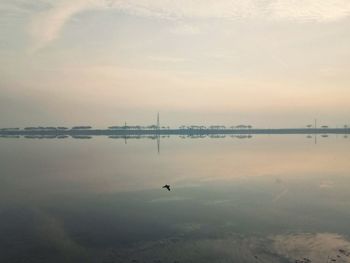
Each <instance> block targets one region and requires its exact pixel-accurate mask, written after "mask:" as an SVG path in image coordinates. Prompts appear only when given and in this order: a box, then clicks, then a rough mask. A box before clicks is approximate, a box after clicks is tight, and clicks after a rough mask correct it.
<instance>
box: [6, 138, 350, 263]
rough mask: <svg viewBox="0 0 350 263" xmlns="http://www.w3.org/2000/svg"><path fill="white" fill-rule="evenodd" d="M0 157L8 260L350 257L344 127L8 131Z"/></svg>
mask: <svg viewBox="0 0 350 263" xmlns="http://www.w3.org/2000/svg"><path fill="white" fill-rule="evenodd" d="M0 165H1V173H0V262H10V263H12V262H26V263H27V262H134V263H135V262H150V263H157V262H158V263H159V262H169V263H174V262H178V263H180V262H208V263H209V262H210V263H212V262H295V260H296V259H302V258H304V257H306V258H309V259H310V260H312V262H327V257H330V259H331V258H334V259H336V260H337V262H350V256H347V253H348V251H350V139H349V138H343V136H340V135H339V136H338V137H337V136H335V135H332V136H329V137H328V138H322V137H319V138H318V142H317V144H315V143H314V140H313V139H308V138H306V136H304V135H295V136H290V135H289V136H278V135H274V136H254V137H253V138H251V139H237V138H230V137H226V138H216V139H209V138H200V139H182V138H179V137H171V138H166V139H161V148H160V154H158V152H157V142H156V140H151V139H138V140H137V139H133V140H128V141H127V144H125V142H124V140H121V139H109V138H106V137H94V138H92V139H86V140H82V139H80V140H79V139H63V140H59V139H46V140H45V139H43V140H38V139H24V138H20V139H9V138H0ZM166 183H167V184H170V185H171V187H172V190H171V191H170V192H168V191H166V190H164V189H162V188H161V187H162V186H163V185H164V184H166ZM339 250H341V251H339ZM337 255H338V256H337ZM329 262H330V260H329Z"/></svg>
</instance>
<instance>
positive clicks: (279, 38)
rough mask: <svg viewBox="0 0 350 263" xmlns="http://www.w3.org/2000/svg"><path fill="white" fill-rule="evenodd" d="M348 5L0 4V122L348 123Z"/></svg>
mask: <svg viewBox="0 0 350 263" xmlns="http://www.w3.org/2000/svg"><path fill="white" fill-rule="evenodd" d="M349 33H350V1H348V0H323V1H319V0H303V1H300V0H231V1H229V0H177V1H170V0H124V1H118V0H0V123H1V124H0V126H1V127H24V126H29V125H50V126H51V125H67V126H72V125H93V126H96V127H105V126H109V125H118V124H123V123H124V122H125V121H126V122H127V123H128V124H130V125H132V124H141V125H143V124H152V123H155V122H156V114H157V112H160V117H161V124H163V125H167V126H168V125H170V126H172V127H176V126H179V125H182V124H185V125H186V124H200V125H210V124H222V125H230V126H231V125H238V124H251V125H253V126H255V127H261V128H267V127H282V126H283V127H304V126H306V125H307V124H309V123H313V121H314V119H315V118H317V119H318V122H319V124H320V125H322V124H324V125H330V126H341V125H344V124H350V114H349V113H350V103H349V101H350V89H349V84H350V77H349V76H350V72H349V71H350V48H349V47H350V34H349Z"/></svg>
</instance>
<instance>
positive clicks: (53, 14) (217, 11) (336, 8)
mask: <svg viewBox="0 0 350 263" xmlns="http://www.w3.org/2000/svg"><path fill="white" fill-rule="evenodd" d="M32 1H33V0H32ZM46 2H47V3H49V5H48V6H49V7H48V8H47V9H46V10H42V11H39V12H37V11H36V12H34V13H33V18H32V23H31V24H30V26H29V32H30V34H31V36H32V37H33V41H34V42H35V43H34V50H37V49H40V48H42V47H45V46H46V45H47V44H49V43H50V42H51V41H53V40H55V39H56V38H58V36H59V35H60V32H61V31H62V28H63V27H64V25H65V24H66V22H67V21H69V19H70V18H71V17H72V16H74V15H76V14H77V13H80V12H83V11H86V10H89V9H109V8H113V9H115V10H118V11H119V12H124V13H128V14H131V15H137V16H147V17H158V18H161V19H176V20H181V19H188V18H192V19H207V18H219V19H231V20H235V19H266V20H291V21H296V22H305V21H313V22H331V21H336V20H339V19H342V18H345V17H347V16H349V14H350V1H348V0H324V1H319V0H304V1H298V0H267V1H260V0H235V1H232V0H177V1H171V0H55V1H52V0H51V1H50V0H48V1H46ZM1 5H5V4H0V7H1ZM182 29H183V30H181V32H187V33H191V34H193V33H196V32H197V29H196V28H193V27H191V26H186V27H185V28H182Z"/></svg>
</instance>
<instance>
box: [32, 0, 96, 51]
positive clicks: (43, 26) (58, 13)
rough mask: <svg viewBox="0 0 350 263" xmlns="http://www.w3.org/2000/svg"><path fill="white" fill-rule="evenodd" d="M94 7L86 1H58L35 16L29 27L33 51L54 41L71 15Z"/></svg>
mask: <svg viewBox="0 0 350 263" xmlns="http://www.w3.org/2000/svg"><path fill="white" fill-rule="evenodd" d="M94 7H95V6H94V5H93V3H92V2H90V1H86V0H72V1H60V2H59V3H58V4H56V5H54V6H53V7H52V8H50V9H49V10H45V11H42V12H39V13H37V14H35V15H34V16H33V19H32V23H31V25H30V27H29V32H30V34H31V36H32V37H33V40H34V43H33V47H32V49H33V51H36V50H38V49H41V48H43V47H44V46H46V45H47V44H48V43H50V42H51V41H53V40H55V39H56V38H57V37H58V36H59V34H60V32H61V30H62V28H63V26H64V25H65V23H66V22H67V21H68V20H69V19H70V18H71V17H72V16H73V15H75V14H76V13H79V12H82V11H84V10H87V9H90V8H94Z"/></svg>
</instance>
